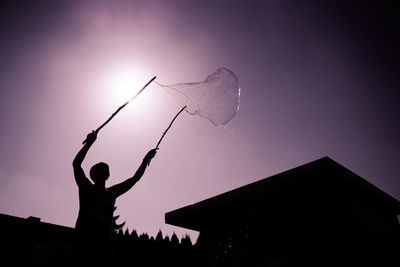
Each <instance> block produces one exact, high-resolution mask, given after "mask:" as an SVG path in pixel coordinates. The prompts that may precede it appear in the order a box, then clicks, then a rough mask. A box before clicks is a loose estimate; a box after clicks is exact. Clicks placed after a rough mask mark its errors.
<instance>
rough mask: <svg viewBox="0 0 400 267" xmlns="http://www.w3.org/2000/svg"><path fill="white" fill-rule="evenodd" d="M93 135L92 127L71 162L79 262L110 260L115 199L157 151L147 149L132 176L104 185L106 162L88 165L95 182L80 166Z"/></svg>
mask: <svg viewBox="0 0 400 267" xmlns="http://www.w3.org/2000/svg"><path fill="white" fill-rule="evenodd" d="M96 138H97V133H96V132H94V131H92V132H91V133H90V134H88V136H87V138H86V143H85V145H84V146H83V147H82V149H81V150H80V151H79V152H78V154H77V155H76V157H75V159H74V161H73V164H72V165H73V168H74V175H75V181H76V183H77V185H78V187H79V215H78V219H77V221H76V225H75V229H76V233H77V241H78V248H77V249H78V251H77V253H78V261H79V262H78V264H80V265H85V266H87V265H106V264H108V263H109V261H110V257H111V251H112V250H111V236H112V231H113V212H114V205H115V200H116V199H117V197H119V196H120V195H122V194H124V193H126V192H127V191H128V190H129V189H131V188H132V187H133V186H134V185H135V184H136V182H137V181H139V180H140V178H141V177H142V176H143V174H144V172H145V170H146V167H147V166H148V165H149V164H150V161H151V159H152V158H153V157H154V156H155V154H156V152H157V151H156V149H152V150H150V151H149V152H148V153H147V155H146V156H145V157H144V159H143V162H142V164H141V165H140V167H139V169H138V170H137V171H136V173H135V175H134V176H133V177H131V178H129V179H127V180H125V181H124V182H122V183H120V184H116V185H113V186H111V187H109V188H106V187H105V185H106V180H107V179H108V177H109V176H110V172H109V168H108V165H107V164H106V163H104V162H100V163H97V164H95V165H93V167H92V168H91V169H90V178H91V180H92V181H93V182H94V184H92V182H90V181H89V179H88V178H87V177H86V175H85V172H84V171H83V169H82V167H81V165H82V162H83V160H84V158H85V156H86V154H87V152H88V151H89V148H90V147H91V146H92V144H93V143H94V142H95V141H96Z"/></svg>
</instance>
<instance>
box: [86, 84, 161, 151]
mask: <svg viewBox="0 0 400 267" xmlns="http://www.w3.org/2000/svg"><path fill="white" fill-rule="evenodd" d="M155 78H156V76H154V77H153V78H151V80H150V81H148V82H147V83H146V84H145V86H143V88H142V89H140V91H139V92H137V94H136V95H134V96H133V97H132V98H131V99H129V100H128V101H126V103H125V104H123V105H122V106H120V107H119V108H118V109H117V110H116V111H115V112H114V113H113V114H112V115H111V116H110V118H108V120H106V121H105V122H104V123H103V124H102V125H100V127H99V128H97V129H96V131H95V133H98V132H99V131H100V130H101V129H102V128H103V127H104V126H106V125H107V123H109V122H110V121H111V120H112V118H114V117H115V115H117V114H118V112H120V111H121V109H123V108H124V107H125V106H126V105H128V104H129V103H130V102H131V101H133V99H135V98H136V97H137V96H138V95H139V94H140V93H141V92H143V90H144V89H146V87H147V86H148V85H149V84H150V83H151V82H152V81H154V79H155ZM85 143H86V139H85V141H83V142H82V144H85Z"/></svg>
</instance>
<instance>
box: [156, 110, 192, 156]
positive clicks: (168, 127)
mask: <svg viewBox="0 0 400 267" xmlns="http://www.w3.org/2000/svg"><path fill="white" fill-rule="evenodd" d="M185 108H186V106H184V107H183V108H182V109H181V110H180V111H179V112H178V113H177V114H176V115H175V117H174V118H173V119H172V121H171V123H170V124H169V126H168V128H167V129H166V130H165V132H164V133H163V135H162V136H161V138H160V140H159V141H158V143H157V146H156V147H155V149H157V148H158V146H159V145H160V143H161V140H163V138H164V136H165V134H166V133H167V132H168V130H169V128H171V126H172V123H174V121H175V119H176V118H177V117H178V116H179V114H181V113H182V111H183V110H184V109H185Z"/></svg>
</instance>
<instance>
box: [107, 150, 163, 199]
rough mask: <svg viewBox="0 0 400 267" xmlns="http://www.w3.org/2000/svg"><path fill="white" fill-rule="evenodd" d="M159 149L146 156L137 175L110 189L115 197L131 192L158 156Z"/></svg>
mask: <svg viewBox="0 0 400 267" xmlns="http://www.w3.org/2000/svg"><path fill="white" fill-rule="evenodd" d="M157 149H158V148H155V149H152V150H150V151H149V152H148V153H147V154H146V156H145V157H144V158H143V161H142V164H140V166H139V168H138V169H137V171H136V173H135V175H133V176H132V177H131V178H129V179H127V180H125V181H124V182H122V183H120V184H116V185H114V186H112V187H110V191H111V192H112V193H113V194H114V195H115V197H119V196H120V195H122V194H124V193H126V192H127V191H129V189H131V188H132V187H133V186H134V185H135V184H136V183H137V182H138V181H139V180H140V178H142V176H143V174H144V172H145V170H146V168H147V166H149V164H150V161H151V159H152V158H154V156H155V155H156V153H157Z"/></svg>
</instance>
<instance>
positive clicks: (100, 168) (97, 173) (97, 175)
mask: <svg viewBox="0 0 400 267" xmlns="http://www.w3.org/2000/svg"><path fill="white" fill-rule="evenodd" d="M108 176H110V169H109V167H108V164H107V163H104V162H99V163H97V164H95V165H93V166H92V168H90V178H91V179H92V181H93V182H95V183H96V182H97V181H96V180H98V179H104V181H105V180H107V179H108Z"/></svg>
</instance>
